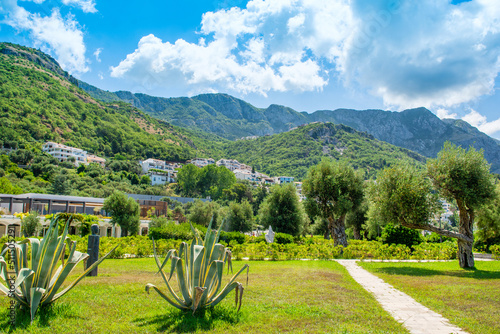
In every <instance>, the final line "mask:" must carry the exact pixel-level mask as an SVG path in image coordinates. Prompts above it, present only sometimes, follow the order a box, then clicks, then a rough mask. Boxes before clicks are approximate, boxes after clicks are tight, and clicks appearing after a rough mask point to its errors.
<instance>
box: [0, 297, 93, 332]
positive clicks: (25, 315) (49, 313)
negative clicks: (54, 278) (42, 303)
mask: <svg viewBox="0 0 500 334" xmlns="http://www.w3.org/2000/svg"><path fill="white" fill-rule="evenodd" d="M2 315H3V314H2ZM55 318H64V319H68V318H79V319H83V317H81V316H79V315H77V312H74V311H73V309H72V307H71V306H70V305H67V304H63V303H56V304H51V305H49V306H46V307H40V308H38V310H37V311H36V314H35V318H34V319H33V323H31V315H30V310H29V309H28V308H26V307H23V308H22V309H21V308H19V306H16V313H15V317H14V321H15V324H14V325H13V326H12V324H11V318H10V317H9V316H8V309H7V312H5V316H3V317H2V319H1V320H0V328H2V329H4V330H5V332H7V333H11V332H13V331H14V330H16V329H27V328H29V327H30V326H33V327H37V328H44V327H50V323H51V322H53V321H54V319H55Z"/></svg>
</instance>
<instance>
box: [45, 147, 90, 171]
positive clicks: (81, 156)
mask: <svg viewBox="0 0 500 334" xmlns="http://www.w3.org/2000/svg"><path fill="white" fill-rule="evenodd" d="M42 151H43V152H45V153H47V154H50V155H51V156H53V157H54V158H56V159H57V160H59V161H66V160H68V159H69V158H74V159H75V165H76V166H78V165H80V164H85V165H87V164H88V161H87V151H84V150H82V149H80V148H76V147H71V146H66V145H62V144H58V143H54V142H51V141H48V142H46V143H45V144H43V145H42Z"/></svg>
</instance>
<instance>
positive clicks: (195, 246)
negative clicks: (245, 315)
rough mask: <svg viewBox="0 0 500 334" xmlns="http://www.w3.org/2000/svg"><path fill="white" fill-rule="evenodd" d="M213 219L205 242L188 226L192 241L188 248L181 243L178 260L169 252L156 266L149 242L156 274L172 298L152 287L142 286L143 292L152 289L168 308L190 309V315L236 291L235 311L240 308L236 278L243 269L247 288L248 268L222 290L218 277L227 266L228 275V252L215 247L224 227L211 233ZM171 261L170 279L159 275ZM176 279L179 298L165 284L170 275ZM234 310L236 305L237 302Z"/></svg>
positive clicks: (240, 286)
mask: <svg viewBox="0 0 500 334" xmlns="http://www.w3.org/2000/svg"><path fill="white" fill-rule="evenodd" d="M212 224H213V217H212V220H211V221H210V223H209V225H208V228H207V232H206V234H205V238H204V239H202V238H201V236H200V235H199V233H198V231H197V230H196V229H195V228H194V227H193V225H191V224H190V226H191V230H192V231H193V235H194V238H193V240H192V241H191V243H190V244H189V245H188V244H187V243H185V242H183V243H182V244H181V245H180V248H179V252H178V256H175V255H176V254H177V252H176V251H175V250H170V251H169V252H168V253H167V257H166V258H165V260H164V261H163V263H161V264H160V260H159V259H158V256H157V254H156V245H155V242H154V240H153V253H154V257H155V261H156V264H157V266H158V269H159V273H160V274H161V275H162V277H163V280H164V282H165V284H166V285H167V289H168V290H169V293H170V295H171V296H172V297H169V296H167V295H165V294H164V293H163V292H161V290H159V289H158V288H157V287H156V286H154V285H153V284H147V285H146V291H147V292H148V293H149V290H150V289H151V288H154V289H155V290H156V291H157V292H158V294H160V296H161V297H162V298H164V299H165V300H167V302H169V303H170V304H171V305H173V306H175V307H177V308H180V309H191V310H193V313H194V312H195V311H196V310H198V309H202V308H205V307H208V306H215V305H217V304H218V303H219V302H220V301H221V300H223V299H224V297H226V296H227V294H229V292H231V291H232V290H233V289H237V290H236V293H237V298H239V299H238V300H239V307H238V311H239V309H240V307H241V298H242V296H243V285H241V284H240V283H238V282H236V281H235V280H236V278H237V277H238V276H239V275H240V274H241V273H242V272H243V271H244V270H245V269H247V284H248V268H249V267H248V264H245V265H244V266H243V268H241V269H240V270H239V271H238V272H237V273H236V274H235V275H234V276H233V277H232V278H231V279H230V280H229V282H228V283H227V284H226V285H225V286H224V288H223V289H222V290H221V289H220V288H221V286H222V276H223V270H224V264H225V263H226V262H227V264H228V270H229V269H231V271H232V262H231V252H230V251H229V250H228V249H227V248H226V247H224V246H223V245H221V244H218V243H217V241H218V240H219V236H220V233H221V230H222V227H223V225H224V221H223V222H222V224H221V226H219V228H218V229H217V230H216V231H215V230H212ZM170 259H172V262H171V269H170V275H169V276H168V278H167V275H166V274H165V272H164V271H163V269H164V267H165V265H166V264H167V262H168V260H170ZM174 274H175V275H176V278H177V283H178V284H179V290H180V291H181V294H182V298H180V297H178V296H177V295H176V293H175V292H174V291H173V289H172V287H171V285H170V283H169V281H170V280H171V278H172V276H173V275H174ZM238 296H239V297H238ZM237 306H238V302H237Z"/></svg>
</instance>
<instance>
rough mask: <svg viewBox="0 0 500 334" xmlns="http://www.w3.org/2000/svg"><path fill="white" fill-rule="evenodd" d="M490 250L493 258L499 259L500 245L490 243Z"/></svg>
mask: <svg viewBox="0 0 500 334" xmlns="http://www.w3.org/2000/svg"><path fill="white" fill-rule="evenodd" d="M490 251H491V254H493V257H494V258H495V259H497V260H500V245H491V246H490Z"/></svg>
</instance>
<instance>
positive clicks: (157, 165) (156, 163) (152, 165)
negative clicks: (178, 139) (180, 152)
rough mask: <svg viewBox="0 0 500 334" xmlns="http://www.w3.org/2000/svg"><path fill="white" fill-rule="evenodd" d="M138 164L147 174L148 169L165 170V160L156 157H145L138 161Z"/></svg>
mask: <svg viewBox="0 0 500 334" xmlns="http://www.w3.org/2000/svg"><path fill="white" fill-rule="evenodd" d="M139 164H140V165H141V168H142V172H143V173H144V174H147V172H148V171H149V170H150V169H159V170H165V168H166V166H167V164H166V162H165V161H163V160H158V159H146V160H144V161H140V162H139Z"/></svg>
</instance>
